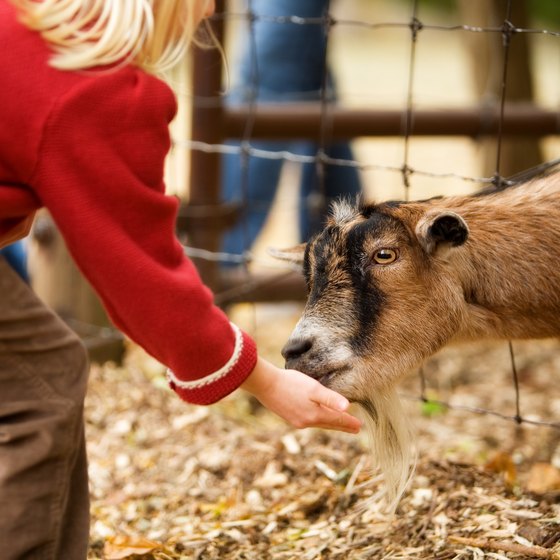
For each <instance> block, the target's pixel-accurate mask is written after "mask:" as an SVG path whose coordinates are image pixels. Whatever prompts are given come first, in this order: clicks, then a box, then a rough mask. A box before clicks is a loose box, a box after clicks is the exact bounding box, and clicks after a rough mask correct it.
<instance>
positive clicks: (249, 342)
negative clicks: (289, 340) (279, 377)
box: [167, 323, 257, 404]
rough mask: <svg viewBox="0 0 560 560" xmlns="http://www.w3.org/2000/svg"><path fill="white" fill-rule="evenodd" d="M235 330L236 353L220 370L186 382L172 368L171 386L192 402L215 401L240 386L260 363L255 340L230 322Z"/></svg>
mask: <svg viewBox="0 0 560 560" xmlns="http://www.w3.org/2000/svg"><path fill="white" fill-rule="evenodd" d="M231 326H232V328H233V331H234V333H235V346H234V349H233V354H232V355H231V358H230V359H229V360H228V361H227V363H226V364H225V365H224V366H223V367H221V368H220V369H219V370H217V371H215V372H213V373H210V374H209V375H207V376H206V377H203V378H202V379H196V380H194V381H183V380H182V379H179V378H178V377H177V376H176V375H175V374H174V373H173V372H172V371H171V370H170V369H168V370H167V380H168V382H169V385H170V387H171V388H172V389H173V390H174V391H175V392H176V393H177V394H178V395H179V397H181V399H183V400H184V401H187V402H189V403H192V404H212V403H215V402H217V401H219V400H221V399H223V398H224V397H226V396H227V395H229V394H230V393H232V392H233V391H235V389H237V388H238V387H239V386H240V385H241V384H242V383H243V382H244V381H245V379H247V377H249V374H250V373H251V372H252V371H253V369H254V368H255V365H256V363H257V348H256V345H255V342H254V341H253V339H252V338H250V337H249V335H247V334H246V333H245V332H243V331H242V330H241V329H240V328H239V327H238V326H237V325H234V324H233V323H231Z"/></svg>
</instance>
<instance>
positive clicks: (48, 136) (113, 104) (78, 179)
mask: <svg viewBox="0 0 560 560" xmlns="http://www.w3.org/2000/svg"><path fill="white" fill-rule="evenodd" d="M48 58H49V51H48V49H47V47H46V45H45V43H44V42H43V40H42V39H41V37H40V36H39V35H38V34H37V33H35V32H32V31H29V30H28V29H26V28H25V27H24V26H22V25H21V24H20V23H19V22H17V20H16V14H15V10H14V8H13V7H12V6H11V5H10V4H9V3H8V2H7V0H0V75H2V76H3V79H2V86H1V87H0V246H1V245H2V238H4V240H6V239H8V238H9V236H10V233H9V232H12V233H13V232H14V231H15V230H16V229H17V226H18V225H21V222H22V220H25V219H26V218H27V217H28V216H29V215H30V214H31V213H32V212H33V210H34V209H36V208H37V207H40V206H44V207H46V208H48V210H49V212H50V213H51V215H52V217H53V219H54V220H55V222H56V224H57V226H58V228H59V229H60V231H61V233H62V235H63V236H64V239H65V241H66V243H67V245H68V249H69V251H70V253H71V254H72V256H73V258H74V259H75V261H76V263H77V264H78V266H79V267H80V269H81V270H82V272H83V273H84V275H85V276H86V277H87V278H88V280H89V281H90V282H91V284H92V286H93V287H94V288H95V290H96V291H97V293H98V294H99V296H100V297H101V299H102V301H103V303H104V305H105V307H106V309H107V312H108V313H109V315H110V317H111V319H112V320H113V322H114V323H115V325H116V326H117V327H118V328H119V329H121V330H122V331H123V332H124V333H125V334H126V335H128V336H129V337H130V338H131V339H132V340H134V341H135V342H137V343H138V344H139V345H141V346H142V347H143V348H145V349H146V351H147V352H149V353H150V354H151V355H153V356H154V357H155V358H156V359H158V360H159V361H161V362H162V363H163V364H165V365H166V366H168V367H169V368H170V369H171V370H172V372H173V373H172V374H170V382H171V385H172V387H173V388H174V389H175V390H176V391H177V392H178V393H179V395H180V396H181V397H182V398H183V399H185V400H187V401H190V402H193V403H200V404H209V403H212V402H215V401H217V400H219V399H220V398H222V397H224V396H225V395H227V394H228V393H230V392H231V391H233V390H234V389H235V388H237V387H238V386H239V385H240V384H241V383H242V382H243V381H244V379H245V378H246V377H247V376H248V375H249V373H250V372H251V371H252V369H253V368H254V366H255V363H256V349H255V345H254V342H253V341H252V340H251V339H250V338H249V337H248V336H247V335H246V334H245V333H242V332H241V331H239V329H237V328H236V327H234V328H232V326H231V324H230V322H229V320H228V319H227V317H226V316H225V315H224V313H223V312H222V311H221V310H220V309H218V308H217V307H215V306H214V305H213V298H212V294H211V293H210V291H209V290H208V289H207V288H206V287H205V286H204V285H203V284H202V283H201V280H200V278H199V276H198V273H197V271H196V269H195V267H194V266H193V264H192V263H191V262H190V261H189V260H188V259H186V258H185V257H184V255H183V250H182V248H181V246H180V244H179V243H178V241H177V240H176V238H175V235H174V229H175V218H176V213H177V206H178V203H177V200H176V199H175V198H174V197H170V196H167V195H165V193H164V191H165V186H164V183H163V166H164V159H165V156H166V154H167V152H168V149H169V147H170V139H169V131H168V125H169V122H170V121H171V119H172V118H173V117H174V115H175V111H176V102H175V98H174V96H173V94H172V92H171V90H170V89H169V88H168V86H167V85H166V84H164V83H163V82H162V81H160V80H158V79H156V78H154V77H153V76H150V75H147V74H146V73H144V72H142V71H141V70H138V69H136V68H133V67H126V68H122V69H119V70H115V71H105V72H93V71H84V72H62V71H59V70H55V69H53V68H52V67H50V66H49V65H48ZM20 229H21V228H20Z"/></svg>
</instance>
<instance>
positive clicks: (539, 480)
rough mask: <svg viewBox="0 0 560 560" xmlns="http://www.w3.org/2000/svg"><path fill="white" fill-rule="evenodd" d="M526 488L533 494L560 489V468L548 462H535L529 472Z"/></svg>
mask: <svg viewBox="0 0 560 560" xmlns="http://www.w3.org/2000/svg"><path fill="white" fill-rule="evenodd" d="M527 490H529V492H535V494H544V493H545V492H550V491H551V490H560V470H558V469H557V468H556V467H553V466H552V465H550V464H549V463H536V464H535V465H533V467H532V468H531V471H530V473H529V480H528V482H527Z"/></svg>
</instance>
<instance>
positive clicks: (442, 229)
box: [416, 210, 469, 254]
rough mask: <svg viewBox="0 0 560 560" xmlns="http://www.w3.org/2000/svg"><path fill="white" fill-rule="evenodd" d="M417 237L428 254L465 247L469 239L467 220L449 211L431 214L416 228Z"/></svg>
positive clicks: (422, 219)
mask: <svg viewBox="0 0 560 560" xmlns="http://www.w3.org/2000/svg"><path fill="white" fill-rule="evenodd" d="M416 236H417V237H418V240H419V241H420V244H421V245H422V247H423V248H424V250H425V251H426V253H428V254H435V253H436V252H440V251H441V250H449V249H451V248H453V247H458V246H459V245H463V243H465V241H466V240H467V239H468V237H469V227H468V226H467V223H466V222H465V220H464V219H463V218H462V217H461V216H459V214H455V212H451V211H449V210H442V211H438V212H433V213H429V214H427V215H426V216H424V217H423V218H421V219H420V221H419V222H418V225H417V226H416Z"/></svg>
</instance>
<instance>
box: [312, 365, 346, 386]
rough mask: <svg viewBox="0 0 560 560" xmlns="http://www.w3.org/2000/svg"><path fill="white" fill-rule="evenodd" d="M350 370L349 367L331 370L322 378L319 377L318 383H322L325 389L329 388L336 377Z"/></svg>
mask: <svg viewBox="0 0 560 560" xmlns="http://www.w3.org/2000/svg"><path fill="white" fill-rule="evenodd" d="M349 369H350V368H349V367H348V366H342V367H339V368H335V369H331V370H329V371H327V373H325V374H323V375H321V377H318V378H317V381H319V383H321V385H324V386H325V387H328V386H329V385H330V384H331V382H332V380H333V379H334V378H335V377H338V376H339V375H340V374H342V373H344V372H346V371H348V370H349Z"/></svg>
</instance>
